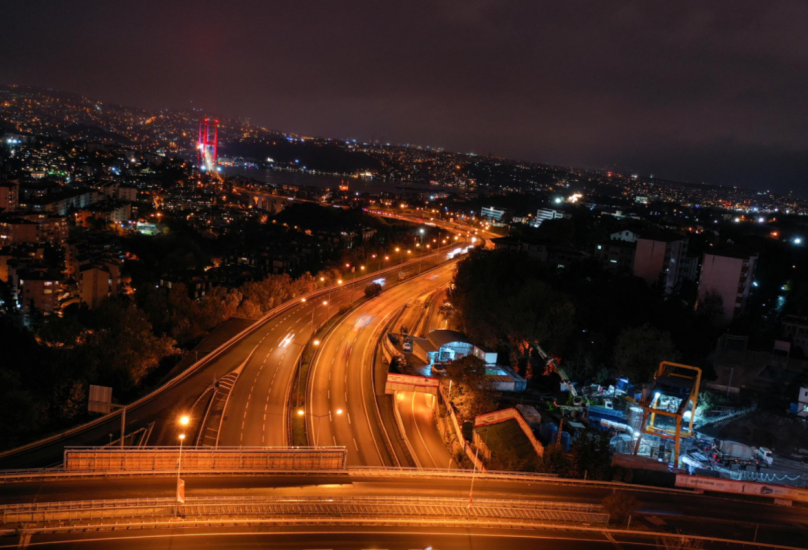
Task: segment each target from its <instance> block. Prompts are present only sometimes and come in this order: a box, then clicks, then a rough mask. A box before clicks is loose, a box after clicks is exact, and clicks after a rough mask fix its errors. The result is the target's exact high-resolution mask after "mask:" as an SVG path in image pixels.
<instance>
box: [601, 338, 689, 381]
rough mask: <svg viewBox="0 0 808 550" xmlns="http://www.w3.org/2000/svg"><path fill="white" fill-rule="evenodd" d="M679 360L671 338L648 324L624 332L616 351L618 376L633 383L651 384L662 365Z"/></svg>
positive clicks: (615, 358) (615, 360)
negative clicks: (649, 381) (658, 367)
mask: <svg viewBox="0 0 808 550" xmlns="http://www.w3.org/2000/svg"><path fill="white" fill-rule="evenodd" d="M678 360H679V352H678V351H677V350H676V348H675V347H674V345H673V340H672V339H671V336H670V334H669V333H667V332H662V331H659V330H657V329H655V328H653V327H652V326H651V325H648V324H645V325H643V326H641V327H635V328H629V329H625V330H624V331H622V332H621V333H620V336H618V338H617V344H616V345H615V348H614V363H615V366H616V367H617V374H618V376H621V377H624V378H628V379H629V380H631V381H632V382H634V383H641V382H646V381H648V380H649V379H650V378H651V375H652V374H653V373H654V370H655V369H656V367H657V366H658V365H659V363H660V362H662V361H673V362H676V361H678Z"/></svg>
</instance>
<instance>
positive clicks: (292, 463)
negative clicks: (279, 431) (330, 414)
mask: <svg viewBox="0 0 808 550" xmlns="http://www.w3.org/2000/svg"><path fill="white" fill-rule="evenodd" d="M347 456H348V451H347V450H346V449H345V447H282V448H272V447H262V448H255V447H245V448H241V447H219V448H216V449H211V448H208V447H189V448H185V449H180V447H134V448H130V447H124V448H117V447H68V448H66V449H65V453H64V468H65V470H67V471H84V472H86V471H148V472H154V471H158V470H169V469H172V468H175V467H177V466H178V464H179V460H180V457H182V470H183V472H186V473H187V472H193V471H217V470H229V471H239V470H265V471H273V470H335V469H340V468H345V465H346V460H347Z"/></svg>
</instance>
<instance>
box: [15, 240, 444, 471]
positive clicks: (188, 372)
mask: <svg viewBox="0 0 808 550" xmlns="http://www.w3.org/2000/svg"><path fill="white" fill-rule="evenodd" d="M451 246H453V245H451V244H449V245H444V246H443V247H440V248H439V249H437V250H435V251H434V252H432V253H430V254H427V255H425V256H422V257H421V258H418V259H413V260H408V261H406V262H403V263H401V264H396V265H393V266H390V267H386V268H384V269H379V270H377V271H375V272H372V273H369V274H367V275H363V276H360V277H356V278H355V279H352V280H351V281H350V283H348V284H347V285H338V284H337V285H331V286H330V287H324V288H320V289H316V290H312V291H310V292H307V293H305V294H301V295H299V296H295V297H294V298H292V299H290V300H287V301H286V302H284V303H282V304H280V305H279V306H277V307H275V308H273V309H271V310H270V311H268V312H267V313H266V314H264V315H263V316H262V317H261V318H260V319H257V320H256V321H255V322H254V323H253V324H251V325H250V326H249V327H247V328H245V329H244V330H243V331H241V332H239V333H238V334H236V335H235V336H233V337H232V338H230V339H229V340H228V341H227V342H225V343H223V344H222V345H221V346H219V347H218V348H216V349H215V350H213V351H211V352H210V353H208V354H207V355H205V356H204V357H203V358H201V359H200V360H199V361H197V362H195V363H193V364H192V365H190V366H189V367H188V368H187V369H185V370H184V371H182V372H180V373H179V374H178V375H177V376H175V377H174V378H172V379H171V380H169V381H168V382H166V383H165V384H163V385H162V386H160V387H159V388H156V389H154V390H153V391H151V392H149V393H148V394H146V395H144V396H143V397H141V398H140V399H137V400H136V401H134V402H132V403H130V404H129V405H127V410H128V411H129V412H131V411H133V410H134V409H135V408H137V407H140V406H143V405H144V404H146V403H148V402H149V401H151V400H153V399H155V398H156V397H158V396H159V395H161V394H162V393H164V392H165V391H167V390H169V389H171V388H173V387H174V386H176V385H177V384H179V383H180V382H182V381H184V380H185V379H187V378H189V377H190V376H192V375H193V374H195V373H196V372H197V371H199V370H200V369H202V368H203V367H205V366H207V365H208V364H210V363H211V362H212V361H213V360H215V359H217V358H218V357H219V356H221V355H222V354H223V353H224V352H226V351H227V350H229V349H230V348H231V347H233V346H234V345H235V344H237V343H238V342H240V341H241V340H243V339H244V338H246V337H247V336H249V335H250V334H252V333H253V332H255V331H256V330H258V329H259V328H261V327H262V326H264V325H265V324H266V323H268V322H269V321H271V320H272V319H274V318H275V317H277V316H278V315H280V314H281V313H284V312H285V311H287V310H289V309H291V308H293V307H296V306H298V305H300V303H301V301H300V300H301V298H306V299H307V300H308V299H310V298H316V297H318V296H321V295H324V294H326V293H328V292H332V291H334V290H339V289H340V288H344V287H347V286H351V285H355V284H357V283H362V282H366V281H372V280H373V279H374V278H377V277H378V276H379V275H382V274H388V273H392V272H395V271H399V270H401V268H402V267H404V266H413V265H416V264H418V263H419V262H421V261H423V260H424V259H427V258H433V257H435V256H438V255H440V254H443V253H445V249H446V248H450V247H451ZM121 414H122V411H121V410H120V409H119V410H116V411H113V412H111V413H109V414H107V415H104V416H101V417H99V418H96V419H95V420H92V421H90V422H87V423H85V424H81V425H79V426H75V427H73V428H70V429H68V430H65V431H63V432H59V433H56V434H53V435H51V436H49V437H46V438H43V439H40V440H37V441H33V442H31V443H28V444H26V445H23V446H21V447H16V448H14V449H9V450H6V451H3V452H0V460H2V459H4V458H8V457H11V456H14V455H17V454H20V453H24V452H26V451H30V450H33V449H36V448H39V447H44V446H46V445H49V444H51V443H55V442H58V441H60V440H63V439H67V438H69V437H72V436H74V435H76V434H79V433H81V432H83V431H86V430H90V429H92V428H94V427H96V426H99V425H101V424H103V423H105V422H108V421H110V420H112V419H115V418H118V417H119V416H120V415H121Z"/></svg>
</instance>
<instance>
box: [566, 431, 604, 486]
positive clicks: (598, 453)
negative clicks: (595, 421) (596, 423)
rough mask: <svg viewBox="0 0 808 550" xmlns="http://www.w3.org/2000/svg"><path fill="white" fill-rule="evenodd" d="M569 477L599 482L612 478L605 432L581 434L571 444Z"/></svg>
mask: <svg viewBox="0 0 808 550" xmlns="http://www.w3.org/2000/svg"><path fill="white" fill-rule="evenodd" d="M570 462H571V464H570V475H571V476H572V477H577V478H583V477H586V478H587V479H592V480H599V481H609V480H611V478H612V455H611V452H610V451H609V435H608V434H607V433H606V432H597V433H594V434H582V435H581V436H580V437H578V438H576V439H575V440H574V441H573V442H572V448H571V449H570Z"/></svg>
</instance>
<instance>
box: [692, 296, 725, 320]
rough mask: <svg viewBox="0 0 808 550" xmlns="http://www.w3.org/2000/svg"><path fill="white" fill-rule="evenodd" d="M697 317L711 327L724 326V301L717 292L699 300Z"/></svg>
mask: <svg viewBox="0 0 808 550" xmlns="http://www.w3.org/2000/svg"><path fill="white" fill-rule="evenodd" d="M696 317H697V318H698V319H700V320H702V321H703V322H705V323H707V324H708V325H709V326H711V327H718V326H720V325H722V324H724V299H723V298H722V297H721V295H720V294H718V293H717V292H713V291H709V292H707V293H706V294H705V295H704V298H702V299H701V300H699V302H698V309H697V310H696Z"/></svg>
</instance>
